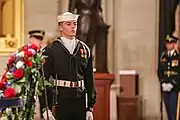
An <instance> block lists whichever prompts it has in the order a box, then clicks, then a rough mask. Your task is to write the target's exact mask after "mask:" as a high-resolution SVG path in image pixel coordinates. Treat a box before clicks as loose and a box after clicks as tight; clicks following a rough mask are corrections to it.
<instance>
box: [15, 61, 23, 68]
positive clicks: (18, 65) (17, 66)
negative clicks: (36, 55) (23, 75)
mask: <svg viewBox="0 0 180 120" xmlns="http://www.w3.org/2000/svg"><path fill="white" fill-rule="evenodd" d="M23 67H24V62H23V61H18V62H17V63H16V68H17V69H19V68H23Z"/></svg>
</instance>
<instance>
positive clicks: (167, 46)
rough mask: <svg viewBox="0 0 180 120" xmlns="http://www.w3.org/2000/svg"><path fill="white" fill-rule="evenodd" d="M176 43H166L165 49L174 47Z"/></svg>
mask: <svg viewBox="0 0 180 120" xmlns="http://www.w3.org/2000/svg"><path fill="white" fill-rule="evenodd" d="M175 45H176V43H166V48H167V50H172V49H174V48H175Z"/></svg>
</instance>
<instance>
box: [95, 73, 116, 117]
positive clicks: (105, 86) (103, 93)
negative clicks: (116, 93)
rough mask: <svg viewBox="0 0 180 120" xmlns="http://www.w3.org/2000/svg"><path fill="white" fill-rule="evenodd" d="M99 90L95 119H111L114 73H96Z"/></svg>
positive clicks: (97, 88) (96, 83)
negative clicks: (111, 89)
mask: <svg viewBox="0 0 180 120" xmlns="http://www.w3.org/2000/svg"><path fill="white" fill-rule="evenodd" d="M94 75H95V85H96V92H97V99H96V104H95V106H94V112H93V114H94V120H110V86H111V84H112V82H113V80H114V75H113V74H108V73H95V74H94Z"/></svg>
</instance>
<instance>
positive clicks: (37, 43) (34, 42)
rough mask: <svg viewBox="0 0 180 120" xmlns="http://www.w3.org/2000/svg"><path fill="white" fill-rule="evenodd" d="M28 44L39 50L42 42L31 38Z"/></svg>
mask: <svg viewBox="0 0 180 120" xmlns="http://www.w3.org/2000/svg"><path fill="white" fill-rule="evenodd" d="M30 43H31V44H35V45H36V46H37V47H38V48H39V47H40V46H41V45H42V43H43V41H42V40H41V39H37V38H34V37H32V38H30Z"/></svg>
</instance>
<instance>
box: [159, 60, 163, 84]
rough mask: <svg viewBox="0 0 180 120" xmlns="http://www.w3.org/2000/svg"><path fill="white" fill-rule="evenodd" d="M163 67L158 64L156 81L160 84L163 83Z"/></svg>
mask: <svg viewBox="0 0 180 120" xmlns="http://www.w3.org/2000/svg"><path fill="white" fill-rule="evenodd" d="M163 71H164V70H163V66H162V64H161V62H159V64H158V79H159V81H160V83H163V82H164V75H163Z"/></svg>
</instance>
